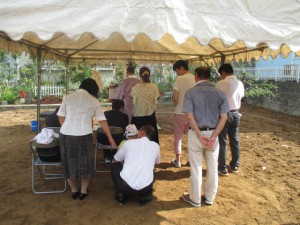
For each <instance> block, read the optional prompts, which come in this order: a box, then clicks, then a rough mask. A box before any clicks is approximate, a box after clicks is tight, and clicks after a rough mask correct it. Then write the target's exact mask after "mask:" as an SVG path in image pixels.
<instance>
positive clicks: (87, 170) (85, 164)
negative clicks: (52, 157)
mask: <svg viewBox="0 0 300 225" xmlns="http://www.w3.org/2000/svg"><path fill="white" fill-rule="evenodd" d="M59 138H60V154H61V161H62V165H63V174H64V177H65V178H66V179H91V178H93V177H94V176H95V171H94V155H93V135H92V134H88V135H84V136H71V135H64V134H60V135H59Z"/></svg>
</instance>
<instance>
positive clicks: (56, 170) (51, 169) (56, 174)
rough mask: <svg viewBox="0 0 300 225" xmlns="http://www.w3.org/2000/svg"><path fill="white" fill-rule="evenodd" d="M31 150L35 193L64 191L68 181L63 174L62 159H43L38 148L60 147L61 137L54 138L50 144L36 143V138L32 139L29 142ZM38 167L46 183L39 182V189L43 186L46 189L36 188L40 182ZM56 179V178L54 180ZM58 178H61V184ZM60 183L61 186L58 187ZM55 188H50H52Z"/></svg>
mask: <svg viewBox="0 0 300 225" xmlns="http://www.w3.org/2000/svg"><path fill="white" fill-rule="evenodd" d="M29 146H30V150H31V152H32V192H33V193H35V194H50V193H62V192H64V191H66V189H67V182H66V179H64V177H63V174H62V164H61V161H60V159H54V160H50V159H49V161H48V160H45V159H44V158H43V160H42V159H41V156H39V154H38V150H42V151H43V152H47V150H51V149H53V148H55V147H59V139H54V140H53V141H52V142H51V143H50V144H39V143H36V140H31V141H30V142H29ZM36 167H37V168H38V171H39V174H40V177H41V178H42V181H43V183H44V185H42V184H40V183H39V189H42V188H41V186H43V187H44V188H45V189H47V190H44V191H41V190H36V186H37V184H36V183H38V182H36V173H37V172H36V170H35V168H36ZM54 180H56V181H55V182H54ZM57 180H61V181H60V182H61V185H59V183H58V181H57ZM50 181H52V182H50ZM50 183H51V184H50ZM58 185H59V187H58ZM49 187H51V188H53V189H52V190H50V188H49Z"/></svg>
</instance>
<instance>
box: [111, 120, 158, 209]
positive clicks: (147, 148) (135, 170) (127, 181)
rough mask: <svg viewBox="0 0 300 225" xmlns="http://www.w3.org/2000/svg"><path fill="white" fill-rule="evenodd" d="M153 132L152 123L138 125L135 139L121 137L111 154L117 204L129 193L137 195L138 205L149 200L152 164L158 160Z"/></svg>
mask: <svg viewBox="0 0 300 225" xmlns="http://www.w3.org/2000/svg"><path fill="white" fill-rule="evenodd" d="M154 135H155V130H154V128H153V127H152V126H150V125H145V126H143V127H141V129H140V130H139V133H138V139H131V140H127V141H125V143H124V144H123V145H122V146H121V148H120V149H119V150H118V152H117V153H116V154H115V156H114V161H113V164H112V171H111V174H112V179H113V182H114V185H115V189H116V200H117V201H118V202H119V203H120V204H123V203H125V201H126V197H127V196H130V195H137V196H139V203H140V204H141V205H144V204H146V203H147V202H149V201H151V200H152V192H153V180H154V165H155V164H159V162H160V148H159V145H158V144H157V143H156V142H154V141H152V140H153V138H154ZM122 162H123V164H122Z"/></svg>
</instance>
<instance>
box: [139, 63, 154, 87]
mask: <svg viewBox="0 0 300 225" xmlns="http://www.w3.org/2000/svg"><path fill="white" fill-rule="evenodd" d="M139 75H140V77H141V78H142V80H143V81H144V82H145V83H150V82H151V81H150V69H149V68H148V67H146V66H144V67H142V68H141V69H140V72H139Z"/></svg>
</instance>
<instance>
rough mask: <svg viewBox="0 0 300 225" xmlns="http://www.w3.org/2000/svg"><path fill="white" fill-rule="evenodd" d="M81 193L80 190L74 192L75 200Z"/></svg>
mask: <svg viewBox="0 0 300 225" xmlns="http://www.w3.org/2000/svg"><path fill="white" fill-rule="evenodd" d="M79 195H80V192H79V191H77V192H72V198H73V199H74V200H75V199H76V198H77V197H78V196H79Z"/></svg>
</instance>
